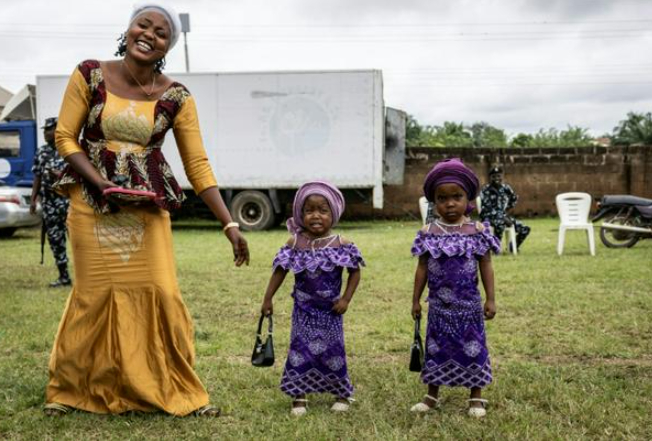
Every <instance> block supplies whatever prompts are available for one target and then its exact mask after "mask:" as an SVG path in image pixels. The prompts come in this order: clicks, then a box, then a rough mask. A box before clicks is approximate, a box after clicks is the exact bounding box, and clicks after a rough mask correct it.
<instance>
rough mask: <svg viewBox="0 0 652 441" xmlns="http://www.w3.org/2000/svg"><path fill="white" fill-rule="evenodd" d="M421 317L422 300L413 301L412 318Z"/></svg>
mask: <svg viewBox="0 0 652 441" xmlns="http://www.w3.org/2000/svg"><path fill="white" fill-rule="evenodd" d="M419 317H421V303H420V302H413V303H412V318H413V319H414V320H416V319H417V318H419Z"/></svg>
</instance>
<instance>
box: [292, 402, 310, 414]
mask: <svg viewBox="0 0 652 441" xmlns="http://www.w3.org/2000/svg"><path fill="white" fill-rule="evenodd" d="M299 403H304V404H303V406H295V404H299ZM307 403H308V400H306V399H305V398H296V399H294V400H292V410H291V411H290V415H292V416H303V415H305V414H306V413H308V409H307V408H306V405H307Z"/></svg>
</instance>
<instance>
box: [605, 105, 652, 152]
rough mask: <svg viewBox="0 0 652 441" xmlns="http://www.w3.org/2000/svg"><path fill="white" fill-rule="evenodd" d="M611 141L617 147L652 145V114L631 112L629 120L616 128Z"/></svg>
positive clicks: (628, 115)
mask: <svg viewBox="0 0 652 441" xmlns="http://www.w3.org/2000/svg"><path fill="white" fill-rule="evenodd" d="M611 140H612V143H613V144H615V145H618V144H620V145H632V144H642V145H652V114H651V113H650V112H648V113H635V112H629V113H628V114H627V119H624V120H622V121H620V123H619V124H618V125H617V126H616V127H614V130H613V135H612V136H611Z"/></svg>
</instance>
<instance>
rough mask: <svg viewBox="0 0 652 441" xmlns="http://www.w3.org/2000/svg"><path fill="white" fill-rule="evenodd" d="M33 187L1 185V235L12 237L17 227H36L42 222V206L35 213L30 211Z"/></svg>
mask: <svg viewBox="0 0 652 441" xmlns="http://www.w3.org/2000/svg"><path fill="white" fill-rule="evenodd" d="M31 195H32V189H31V188H29V187H10V186H4V185H3V186H0V237H10V236H11V235H12V234H14V232H15V231H16V229H17V228H20V227H34V226H36V225H38V224H40V223H41V206H40V204H39V206H38V207H37V211H36V213H35V214H31V213H30V212H29V203H30V198H31Z"/></svg>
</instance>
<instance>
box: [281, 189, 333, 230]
mask: <svg viewBox="0 0 652 441" xmlns="http://www.w3.org/2000/svg"><path fill="white" fill-rule="evenodd" d="M312 195H319V196H323V197H324V198H325V199H326V201H328V205H329V206H330V207H331V212H332V213H333V226H335V225H336V224H337V221H339V220H340V216H342V213H343V212H344V196H342V192H340V191H339V190H338V189H337V187H335V186H334V185H333V184H330V183H328V182H325V181H311V182H306V183H305V184H303V185H302V186H301V187H299V190H297V194H296V195H295V196H294V203H293V204H292V217H291V218H290V219H288V221H287V228H288V231H289V232H290V233H292V234H295V233H300V232H301V231H302V230H303V229H304V228H305V225H304V224H303V205H304V204H305V203H306V199H308V197H309V196H312Z"/></svg>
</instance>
